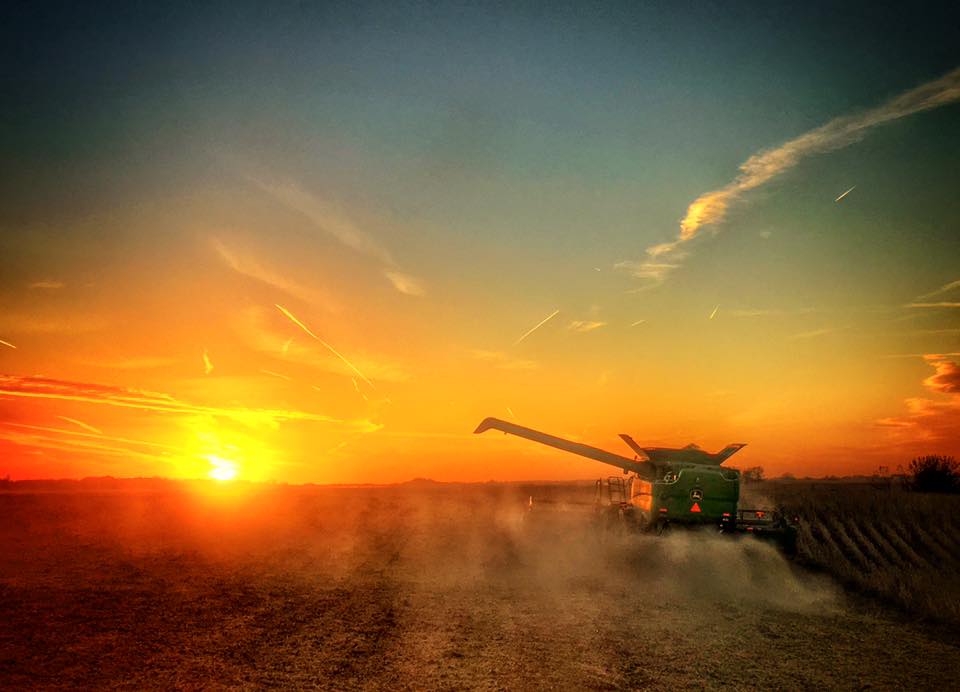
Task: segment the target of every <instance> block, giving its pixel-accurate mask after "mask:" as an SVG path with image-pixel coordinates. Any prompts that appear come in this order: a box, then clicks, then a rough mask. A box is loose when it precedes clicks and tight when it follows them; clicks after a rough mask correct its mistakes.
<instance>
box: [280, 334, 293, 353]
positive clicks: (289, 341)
mask: <svg viewBox="0 0 960 692" xmlns="http://www.w3.org/2000/svg"><path fill="white" fill-rule="evenodd" d="M292 343H293V337H292V336H291V337H290V338H289V339H287V340H286V341H285V342H284V343H283V348H282V349H281V350H280V352H281V353H283V355H287V351H289V350H290V344H292Z"/></svg>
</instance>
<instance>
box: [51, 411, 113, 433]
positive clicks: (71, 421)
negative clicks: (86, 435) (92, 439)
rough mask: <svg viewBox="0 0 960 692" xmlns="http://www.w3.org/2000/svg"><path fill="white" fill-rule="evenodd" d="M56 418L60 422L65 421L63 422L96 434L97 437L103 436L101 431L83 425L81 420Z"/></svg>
mask: <svg viewBox="0 0 960 692" xmlns="http://www.w3.org/2000/svg"><path fill="white" fill-rule="evenodd" d="M57 418H59V419H60V420H65V421H67V422H68V423H73V424H74V425H77V426H79V427H81V428H83V429H84V430H89V431H90V432H92V433H96V434H97V435H103V431H102V430H98V429H97V428H95V427H93V426H92V425H89V424H87V423H84V422H83V421H82V420H77V419H76V418H67V417H66V416H57Z"/></svg>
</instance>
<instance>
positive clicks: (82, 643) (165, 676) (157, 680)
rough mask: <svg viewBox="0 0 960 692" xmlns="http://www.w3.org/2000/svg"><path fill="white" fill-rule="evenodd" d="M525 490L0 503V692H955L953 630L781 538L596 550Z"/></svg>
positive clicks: (696, 539)
mask: <svg viewBox="0 0 960 692" xmlns="http://www.w3.org/2000/svg"><path fill="white" fill-rule="evenodd" d="M528 491H529V489H528V488H519V487H517V486H494V485H489V486H484V485H479V486H436V487H433V486H399V487H393V488H366V489H325V488H283V487H278V488H271V487H261V488H242V487H231V488H229V489H228V488H227V487H226V486H224V487H223V488H217V487H212V486H211V487H200V486H194V487H187V486H184V487H179V486H178V487H175V488H172V489H168V490H164V491H156V492H154V491H137V492H86V493H76V492H73V493H4V494H0V517H2V526H0V541H2V542H0V546H2V547H0V688H4V689H10V688H23V687H36V686H43V687H53V686H56V687H83V688H92V687H112V686H116V687H129V688H144V687H150V688H156V687H164V688H168V687H181V688H196V687H204V688H221V687H263V686H278V687H298V688H302V687H308V688H309V687H317V688H337V689H344V688H390V689H410V688H414V689H433V688H447V689H461V688H474V689H546V688H560V689H584V688H590V689H613V688H650V689H685V688H696V689H703V688H706V689H720V688H779V689H809V688H843V689H860V688H869V687H872V688H880V689H887V688H892V687H898V686H909V687H910V688H914V689H915V688H925V689H938V690H942V689H953V688H955V686H956V681H957V679H958V677H960V633H958V632H956V631H955V630H953V629H950V628H947V627H944V626H933V625H924V624H920V623H915V622H913V621H911V619H910V618H909V616H907V615H904V614H902V613H896V612H894V611H888V610H885V609H884V608H883V607H882V606H880V605H879V604H877V603H875V602H872V601H868V600H866V599H859V598H858V597H856V596H853V595H850V594H845V593H844V592H843V591H842V590H841V589H840V588H839V587H837V586H836V585H834V584H833V583H832V582H831V581H829V580H828V579H827V578H826V577H823V576H819V575H815V574H812V573H807V572H804V571H802V570H800V569H798V568H796V567H794V566H793V565H792V564H790V563H789V562H788V561H787V560H785V559H784V558H783V557H782V556H781V555H780V554H779V553H778V552H777V551H776V550H775V549H774V548H773V547H771V546H769V545H767V544H762V543H759V542H756V541H754V540H752V539H749V540H740V541H738V540H735V539H729V538H723V537H716V536H706V535H699V534H693V533H687V532H680V533H674V534H673V535H670V536H667V537H661V538H654V537H637V536H633V537H626V538H612V537H608V538H604V537H603V536H602V535H598V534H597V533H594V532H592V531H588V530H586V529H585V525H586V522H585V521H584V520H585V517H584V516H583V515H582V510H583V509H584V507H583V506H580V505H570V506H567V507H562V506H561V505H554V506H553V508H555V509H556V508H561V509H566V510H567V511H565V512H561V513H557V514H554V513H552V512H551V513H550V515H549V517H550V519H549V521H538V522H536V523H533V524H531V523H530V522H524V521H522V516H523V513H522V507H523V504H524V501H525V500H526V494H527V492H528ZM554 492H555V491H554ZM569 496H570V497H571V498H573V499H576V498H581V497H582V499H589V497H588V491H586V490H584V489H583V488H570V489H569ZM546 516H547V515H546V510H545V513H544V514H543V515H541V516H540V519H545V518H546Z"/></svg>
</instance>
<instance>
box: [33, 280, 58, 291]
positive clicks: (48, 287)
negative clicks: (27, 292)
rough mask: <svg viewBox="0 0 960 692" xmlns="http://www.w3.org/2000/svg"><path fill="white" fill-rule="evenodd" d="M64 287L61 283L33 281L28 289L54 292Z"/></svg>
mask: <svg viewBox="0 0 960 692" xmlns="http://www.w3.org/2000/svg"><path fill="white" fill-rule="evenodd" d="M65 285H66V284H64V283H63V282H62V281H51V280H46V281H34V282H33V283H32V284H30V286H29V287H30V288H39V289H46V290H49V291H55V290H57V289H58V288H63V287H64V286H65Z"/></svg>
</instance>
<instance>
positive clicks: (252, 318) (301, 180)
mask: <svg viewBox="0 0 960 692" xmlns="http://www.w3.org/2000/svg"><path fill="white" fill-rule="evenodd" d="M634 4H635V3H626V4H624V5H622V6H620V5H616V4H611V3H598V4H576V5H574V4H571V5H563V4H556V5H554V6H553V8H552V9H550V10H547V9H541V8H539V6H538V5H531V6H530V8H529V9H526V10H524V9H521V6H522V4H515V3H503V4H502V5H491V6H488V7H487V8H485V9H479V8H477V7H475V6H474V4H473V3H464V4H444V5H442V6H440V7H438V6H433V5H430V4H426V3H394V2H391V3H377V4H367V5H362V4H361V5H357V4H355V3H345V4H344V5H343V6H337V5H332V4H326V5H318V6H317V7H315V8H312V9H311V8H310V6H309V4H307V3H270V4H265V5H262V6H261V5H259V4H255V3H241V2H230V3H223V4H222V5H221V6H219V7H217V6H216V5H210V6H208V7H207V9H203V10H198V9H195V8H189V7H187V6H184V7H183V8H177V6H176V5H175V4H163V3H158V6H157V7H156V8H153V9H149V8H147V7H141V6H140V5H139V4H135V3H118V4H116V5H115V6H114V7H112V8H109V7H107V5H106V4H102V5H101V4H100V3H96V5H97V7H98V8H99V9H96V10H95V9H93V5H94V4H90V6H89V7H87V4H83V3H81V4H80V5H77V6H72V7H69V8H66V7H65V8H60V7H57V6H55V5H46V6H44V7H39V6H37V5H35V4H30V5H28V6H27V8H23V9H19V10H17V9H15V10H5V11H4V19H3V21H2V22H0V24H2V25H3V28H2V29H0V35H2V48H0V54H2V56H3V58H2V61H0V66H2V80H3V92H4V99H3V106H2V111H0V112H2V126H0V147H2V159H0V166H2V173H0V476H3V475H6V474H9V475H10V476H11V477H12V478H16V479H21V478H43V477H82V476H99V475H113V476H154V475H156V476H171V477H206V476H208V475H211V474H213V475H214V476H216V475H217V474H218V473H220V472H224V473H225V476H231V475H234V474H235V475H236V477H238V478H243V479H249V480H276V481H284V482H319V483H340V482H346V483H352V482H393V481H403V480H407V479H409V478H413V477H418V476H423V477H431V478H435V479H437V480H448V481H450V480H467V481H475V480H488V479H497V480H511V479H532V478H537V479H548V478H556V479H566V478H589V477H592V476H595V475H600V474H604V475H605V474H606V473H607V472H608V469H605V468H602V467H600V466H599V464H597V463H596V462H591V461H589V460H586V459H579V458H577V457H572V456H570V455H565V454H563V453H561V452H557V451H553V450H550V449H547V448H542V447H538V446H536V445H533V444H531V443H529V442H525V441H523V440H518V439H514V438H507V437H505V436H502V435H499V434H494V433H487V434H486V435H482V436H474V435H472V430H473V429H474V428H475V427H476V425H477V423H478V422H479V421H480V420H481V419H482V418H484V417H485V416H496V417H500V418H504V419H508V420H512V421H515V422H518V423H521V424H523V425H527V426H530V427H535V428H539V429H543V430H546V431H549V432H553V433H555V434H559V435H564V436H568V437H570V438H574V439H577V440H579V441H582V442H585V443H588V444H594V445H597V446H601V447H604V448H607V449H610V450H611V451H615V452H618V453H627V454H629V450H627V448H626V447H625V446H624V445H623V444H622V443H621V442H620V441H619V440H618V439H617V437H616V434H617V433H621V432H623V433H629V434H631V435H632V436H633V437H634V438H636V439H637V440H638V441H640V442H642V443H650V444H656V445H663V446H682V445H685V444H687V443H689V442H697V443H699V444H701V445H702V446H704V447H705V448H707V449H710V450H711V451H712V450H716V449H719V448H721V447H723V446H724V445H726V444H727V443H731V442H746V443H747V444H748V446H747V447H746V448H745V449H744V450H743V451H742V452H740V453H739V454H738V455H737V457H735V458H734V459H733V460H732V462H731V463H732V465H733V466H740V467H742V466H754V465H761V466H764V467H765V469H766V470H767V473H768V475H777V474H780V473H784V472H791V473H794V474H796V475H798V476H802V475H808V474H810V475H825V474H836V475H844V474H852V473H863V472H872V471H873V470H874V469H876V468H877V467H878V466H879V465H887V466H889V467H890V468H891V469H895V468H896V466H897V465H899V464H906V463H908V462H909V460H910V458H912V457H913V456H916V455H918V454H923V453H934V452H943V453H952V454H960V365H958V363H960V165H958V160H960V10H958V9H956V7H955V8H954V9H952V10H948V9H944V8H941V9H937V6H931V7H929V8H925V9H923V8H919V7H915V6H908V5H907V4H904V5H903V9H900V10H890V9H883V8H881V7H879V6H874V5H864V6H861V5H857V4H850V5H848V6H844V7H843V8H842V9H826V6H820V5H819V4H817V3H804V4H803V7H800V6H798V7H795V8H792V9H786V8H779V9H773V8H771V7H767V6H764V5H761V6H759V7H757V6H753V7H750V6H747V5H740V4H737V3H733V4H728V3H718V4H716V5H715V6H710V5H708V4H707V3H692V4H690V5H688V6H687V7H686V9H684V8H682V7H681V6H680V5H679V4H675V3H663V4H661V5H653V6H650V7H647V8H637V7H634ZM942 5H943V6H946V5H947V3H943V4H942ZM550 316H552V317H550ZM548 317H550V319H547V320H546V321H545V322H543V324H542V325H541V326H540V327H539V328H537V329H535V330H533V331H530V330H531V329H533V328H534V327H535V326H536V325H538V324H540V323H541V322H542V321H543V320H545V319H546V318H548ZM224 469H226V471H224Z"/></svg>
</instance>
